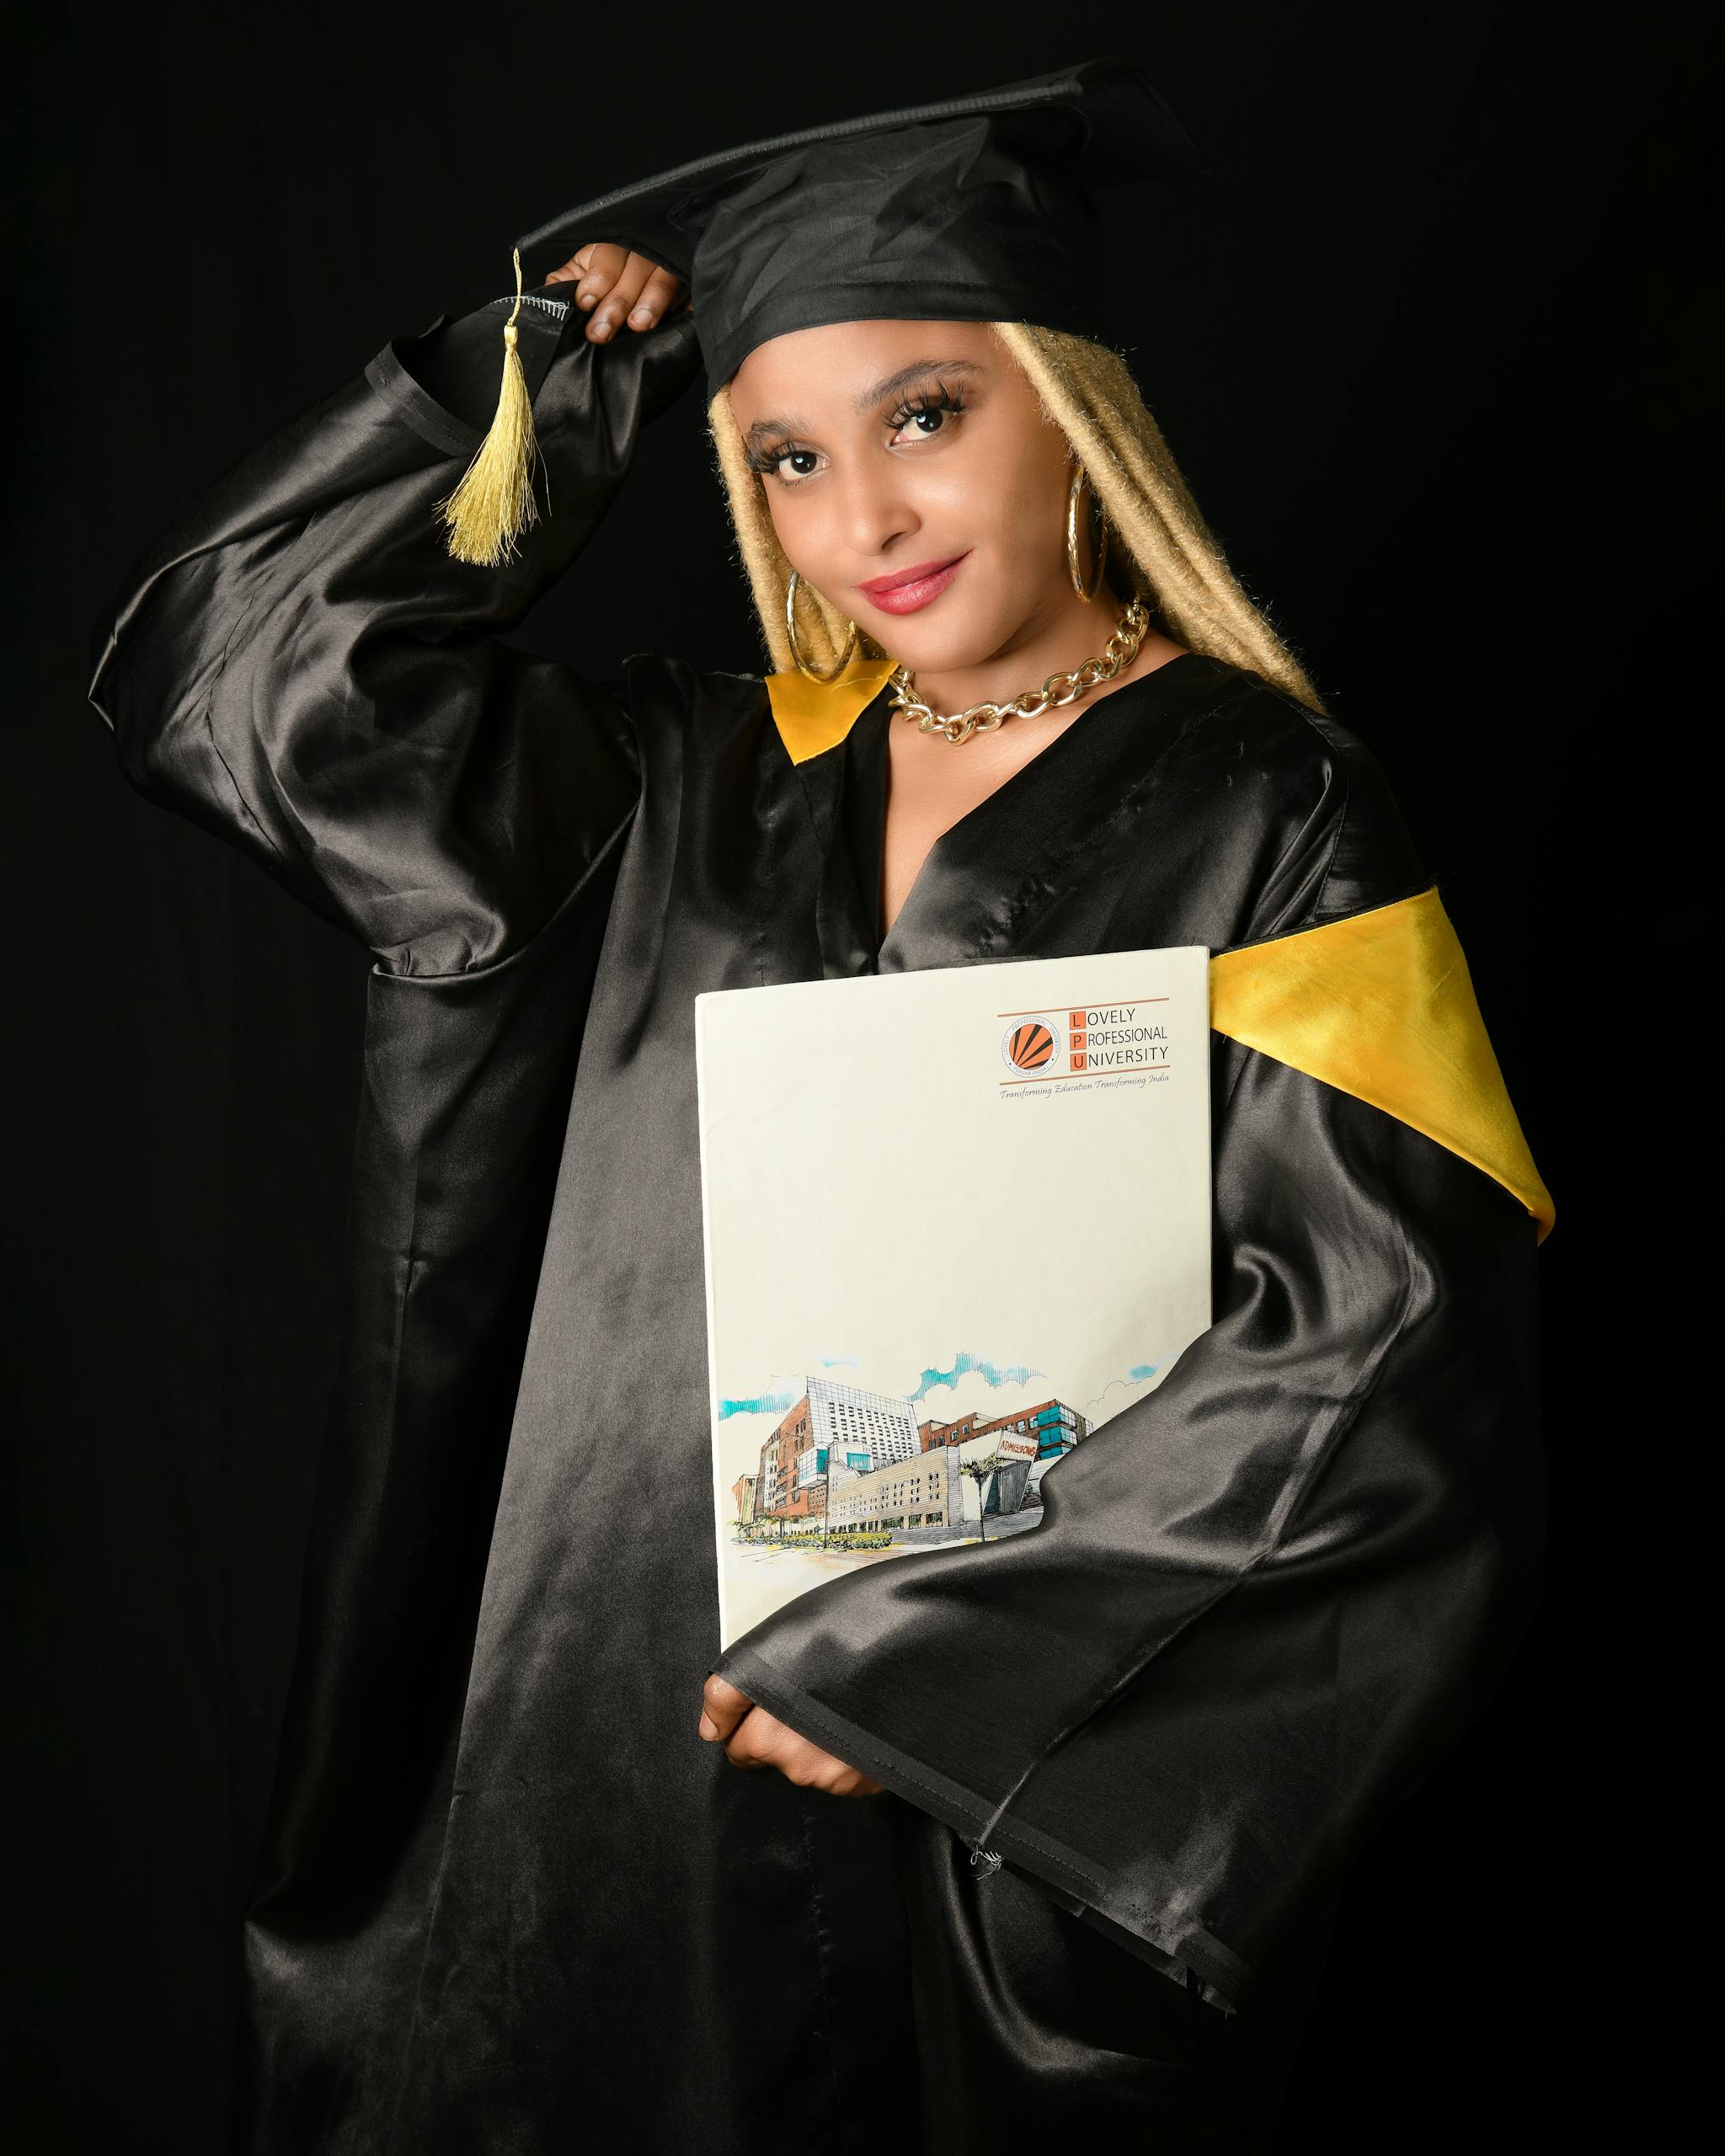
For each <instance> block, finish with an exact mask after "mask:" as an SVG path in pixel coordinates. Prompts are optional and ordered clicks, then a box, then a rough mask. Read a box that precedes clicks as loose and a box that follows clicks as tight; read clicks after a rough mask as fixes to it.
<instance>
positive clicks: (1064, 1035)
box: [999, 995, 1171, 1086]
mask: <svg viewBox="0 0 1725 2156" xmlns="http://www.w3.org/2000/svg"><path fill="white" fill-rule="evenodd" d="M1167 1000H1168V999H1167V996H1166V995H1140V996H1134V997H1131V998H1130V999H1123V1000H1121V1001H1119V1002H1115V1003H1103V1004H1096V1005H1092V1006H1087V1007H1086V1008H1085V1009H1084V1010H1082V1011H1080V1010H1077V1009H1076V1008H1074V1007H1073V1006H1071V1005H1068V1006H1066V1007H1065V1008H1064V1009H1063V1010H1060V1011H1001V1012H1000V1014H999V1015H1000V1017H1001V1018H1003V1019H1007V1020H1009V1021H1010V1024H1009V1025H1008V1027H1007V1031H1006V1032H1005V1033H1002V1034H1001V1060H1002V1062H1004V1063H1005V1065H1007V1070H1009V1071H1011V1073H1012V1075H1011V1076H1010V1077H1007V1078H1002V1079H1001V1085H1002V1086H1022V1085H1026V1084H1028V1083H1029V1082H1030V1081H1032V1080H1034V1079H1039V1078H1040V1079H1044V1080H1047V1079H1050V1078H1053V1079H1059V1078H1063V1077H1064V1078H1069V1077H1071V1076H1072V1075H1075V1074H1078V1073H1084V1074H1119V1073H1124V1072H1127V1071H1135V1070H1142V1071H1146V1072H1148V1073H1150V1074H1151V1075H1153V1076H1156V1077H1158V1078H1165V1077H1167V1075H1168V1071H1169V1069H1170V1067H1171V1066H1170V1063H1169V1053H1170V1043H1169V1040H1168V1028H1167V1024H1166V1022H1162V1015H1161V1013H1160V1012H1159V1011H1157V1010H1156V1008H1155V1007H1154V1006H1158V1005H1161V1004H1165V1003H1166V1002H1167Z"/></svg>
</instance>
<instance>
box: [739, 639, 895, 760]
mask: <svg viewBox="0 0 1725 2156" xmlns="http://www.w3.org/2000/svg"><path fill="white" fill-rule="evenodd" d="M893 665H894V661H893V660H891V659H852V661H851V663H850V664H849V665H848V666H847V667H846V669H845V670H844V672H843V673H842V674H841V675H839V677H838V679H837V680H836V681H830V682H827V683H825V684H824V685H823V684H822V683H820V682H819V681H811V680H809V677H808V675H806V674H799V673H798V672H797V671H796V670H794V669H793V670H792V671H791V672H790V673H788V674H769V675H767V677H766V694H767V698H768V700H769V702H771V703H772V716H773V719H774V722H775V723H776V724H777V728H778V730H779V734H780V736H781V737H782V739H783V742H784V744H785V747H786V748H787V749H788V750H789V751H790V756H791V761H792V762H793V764H800V763H804V762H806V761H807V760H808V759H809V757H810V756H818V755H820V753H821V751H822V750H824V749H830V748H832V747H834V746H835V745H836V744H837V743H838V742H841V741H842V740H843V739H844V738H845V736H846V734H848V733H849V732H850V730H851V728H852V726H853V725H855V723H856V722H857V719H858V718H861V717H862V715H863V712H864V711H865V710H867V708H868V706H869V705H870V704H871V703H873V701H874V699H875V697H876V696H877V695H878V694H879V691H880V688H881V685H882V684H883V683H884V681H885V680H886V677H887V675H889V674H890V673H891V672H892V670H893Z"/></svg>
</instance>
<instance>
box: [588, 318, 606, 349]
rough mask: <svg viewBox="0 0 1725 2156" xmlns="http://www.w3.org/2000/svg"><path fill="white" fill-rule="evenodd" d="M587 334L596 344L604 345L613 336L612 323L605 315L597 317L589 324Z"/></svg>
mask: <svg viewBox="0 0 1725 2156" xmlns="http://www.w3.org/2000/svg"><path fill="white" fill-rule="evenodd" d="M587 334H588V335H589V336H590V338H591V339H593V342H594V343H595V344H603V343H604V342H605V340H606V338H607V337H609V336H610V334H611V323H609V321H608V320H607V319H606V317H605V316H604V315H602V314H600V315H595V317H594V318H593V319H592V321H591V322H590V323H588V324H587Z"/></svg>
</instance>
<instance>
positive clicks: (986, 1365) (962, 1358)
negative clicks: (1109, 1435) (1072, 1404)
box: [718, 1348, 1157, 1422]
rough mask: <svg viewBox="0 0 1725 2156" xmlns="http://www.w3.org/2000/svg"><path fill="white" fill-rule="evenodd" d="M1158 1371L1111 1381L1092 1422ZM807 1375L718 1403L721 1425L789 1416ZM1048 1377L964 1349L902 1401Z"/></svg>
mask: <svg viewBox="0 0 1725 2156" xmlns="http://www.w3.org/2000/svg"><path fill="white" fill-rule="evenodd" d="M819 1360H820V1367H821V1368H822V1369H825V1370H831V1369H839V1368H840V1367H841V1366H845V1365H847V1366H848V1367H849V1368H850V1369H853V1370H854V1369H860V1368H861V1367H862V1365H861V1364H860V1363H859V1362H858V1360H857V1357H856V1356H854V1355H822V1356H821V1357H820V1358H819ZM1156 1369H1157V1365H1156V1364H1154V1363H1135V1364H1133V1365H1132V1367H1131V1369H1130V1370H1128V1371H1127V1373H1126V1374H1125V1376H1124V1377H1123V1378H1111V1379H1110V1380H1108V1383H1107V1384H1106V1385H1104V1386H1103V1389H1102V1391H1101V1393H1100V1394H1099V1396H1097V1398H1096V1399H1094V1400H1092V1401H1086V1403H1085V1408H1084V1412H1085V1413H1086V1414H1087V1415H1088V1416H1089V1417H1091V1418H1092V1421H1094V1420H1098V1419H1100V1417H1098V1415H1097V1410H1098V1409H1100V1408H1102V1406H1103V1404H1104V1402H1105V1401H1107V1399H1108V1395H1109V1394H1110V1393H1111V1392H1113V1391H1114V1390H1115V1389H1116V1388H1117V1387H1124V1388H1126V1389H1128V1390H1136V1388H1137V1387H1138V1386H1140V1385H1146V1384H1147V1383H1148V1382H1149V1380H1151V1378H1153V1377H1154V1376H1155V1375H1156ZM1047 1374H1048V1373H1047V1372H1046V1371H1045V1370H1039V1369H1032V1367H1031V1366H1030V1364H1028V1363H991V1362H990V1361H989V1360H988V1358H987V1357H986V1356H983V1355H973V1354H971V1353H969V1351H968V1350H967V1349H964V1348H960V1349H959V1353H957V1354H956V1355H955V1356H954V1357H953V1361H952V1366H951V1368H950V1369H932V1370H924V1371H923V1373H922V1374H921V1377H920V1378H918V1380H916V1385H914V1386H913V1387H912V1389H911V1390H910V1391H909V1392H907V1393H905V1394H904V1395H903V1396H902V1397H903V1398H905V1399H906V1400H908V1401H911V1402H912V1404H913V1405H914V1404H915V1403H916V1401H921V1400H927V1397H928V1396H929V1394H930V1393H931V1392H932V1391H933V1390H934V1389H935V1387H936V1386H937V1385H948V1386H950V1387H951V1388H952V1389H953V1390H957V1388H958V1384H959V1379H960V1378H966V1377H980V1378H981V1379H983V1380H985V1382H986V1383H987V1384H988V1385H1028V1384H1029V1383H1030V1381H1031V1380H1032V1379H1033V1378H1040V1377H1046V1376H1047ZM803 1390H804V1372H802V1371H798V1373H797V1374H795V1375H794V1376H793V1377H789V1378H781V1377H779V1376H778V1375H777V1373H775V1374H774V1376H773V1380H772V1384H771V1385H770V1387H769V1389H768V1390H766V1391H765V1392H761V1393H756V1394H755V1395H753V1396H751V1397H750V1398H746V1399H742V1400H721V1401H719V1403H718V1419H719V1421H720V1422H728V1421H729V1418H730V1417H732V1416H733V1415H788V1414H789V1412H790V1411H791V1410H792V1408H793V1407H794V1406H796V1404H797V1402H798V1401H799V1400H800V1399H801V1398H802V1397H803ZM1123 1404H1124V1403H1123Z"/></svg>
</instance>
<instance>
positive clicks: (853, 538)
mask: <svg viewBox="0 0 1725 2156" xmlns="http://www.w3.org/2000/svg"><path fill="white" fill-rule="evenodd" d="M898 479H899V474H898V473H897V472H895V471H893V470H892V469H891V467H887V468H886V469H884V471H879V472H868V473H861V472H857V473H851V474H848V475H847V480H848V483H847V485H846V488H845V495H844V503H843V506H842V508H841V512H840V522H841V530H842V531H843V535H844V538H845V542H846V545H847V546H849V547H851V548H852V550H853V551H854V552H857V553H858V554H860V555H862V556H863V558H865V559H868V560H872V559H873V558H874V556H876V555H877V554H880V553H883V552H885V550H886V548H887V547H889V546H891V544H892V543H893V542H894V541H895V539H899V538H901V537H903V536H904V535H905V533H906V532H911V531H915V530H916V527H917V525H918V523H919V522H920V521H921V520H920V519H919V518H918V516H917V515H916V510H915V509H914V508H913V507H912V505H911V503H910V502H909V501H908V500H907V499H905V494H904V491H903V489H902V488H900V485H899V483H898Z"/></svg>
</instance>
